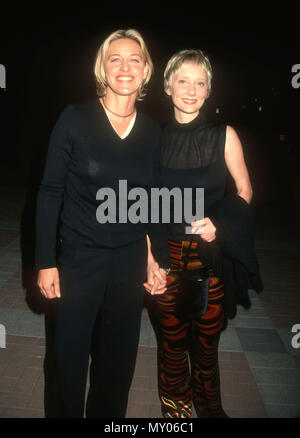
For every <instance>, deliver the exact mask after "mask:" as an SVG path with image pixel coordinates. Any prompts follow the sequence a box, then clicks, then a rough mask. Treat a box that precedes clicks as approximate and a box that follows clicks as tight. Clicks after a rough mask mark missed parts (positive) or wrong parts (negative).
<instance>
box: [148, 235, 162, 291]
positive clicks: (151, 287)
mask: <svg viewBox="0 0 300 438" xmlns="http://www.w3.org/2000/svg"><path fill="white" fill-rule="evenodd" d="M146 237H147V247H148V266H147V283H144V287H145V289H146V290H147V292H149V293H150V294H151V295H156V294H163V293H164V292H165V291H166V290H167V289H166V287H165V285H166V271H165V270H163V269H160V267H159V265H158V263H157V262H156V261H155V259H154V257H153V254H152V251H151V241H150V239H149V236H148V235H147V236H146Z"/></svg>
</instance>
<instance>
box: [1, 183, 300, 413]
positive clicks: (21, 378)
mask: <svg viewBox="0 0 300 438" xmlns="http://www.w3.org/2000/svg"><path fill="white" fill-rule="evenodd" d="M24 200H25V193H24V191H22V190H20V189H16V188H0V324H2V326H0V347H4V346H5V347H6V348H0V417H1V418H8V417H15V418H16V417H17V418H23V417H43V388H44V379H43V369H42V364H43V356H44V352H45V330H44V316H43V314H42V313H36V312H33V310H32V309H33V306H35V307H34V308H40V307H39V306H43V303H41V302H38V303H32V302H31V301H30V299H29V298H30V297H28V294H27V296H26V293H25V289H24V287H23V284H24V281H25V284H28V283H26V278H25V279H24V277H22V263H21V251H20V218H21V213H22V209H23V206H24ZM255 226H256V241H257V254H258V257H259V262H260V266H261V271H262V276H263V280H264V284H265V290H264V292H263V294H261V295H257V294H256V293H255V292H252V291H250V294H251V297H252V308H251V309H250V310H248V311H245V310H243V309H241V308H240V309H239V310H238V314H237V317H236V318H235V319H234V320H233V321H231V322H230V324H229V326H228V328H227V330H226V331H225V332H224V333H223V334H222V337H221V344H220V353H219V361H220V373H221V383H222V399H223V404H224V408H225V410H226V412H227V414H228V415H229V416H230V417H234V418H267V417H269V418H270V417H271V418H294V417H300V348H299V347H300V338H299V340H298V348H293V346H292V337H293V336H294V335H295V334H296V333H292V332H291V329H292V327H293V326H294V325H295V324H300V294H299V291H300V269H299V266H300V245H299V240H298V241H297V240H296V241H295V236H294V235H292V233H291V230H292V229H293V228H292V226H293V224H289V223H288V224H287V221H286V220H285V221H281V218H280V217H279V216H278V215H277V214H276V215H273V213H272V211H271V210H270V209H269V207H268V206H267V207H264V208H261V209H259V210H258V212H257V214H256V216H255ZM293 230H294V229H293ZM29 237H30V232H29ZM1 327H2V330H3V329H4V327H5V330H6V337H4V335H1ZM299 328H300V327H299ZM156 388H157V386H156V343H155V337H154V333H153V330H152V327H151V325H150V322H149V319H148V316H147V312H146V310H145V311H144V312H143V319H142V329H141V334H140V343H139V353H138V358H137V364H136V370H135V376H134V381H133V385H132V389H131V392H130V400H129V407H128V412H127V417H130V418H133V417H135V418H154V417H161V414H160V408H159V402H158V395H157V389H156Z"/></svg>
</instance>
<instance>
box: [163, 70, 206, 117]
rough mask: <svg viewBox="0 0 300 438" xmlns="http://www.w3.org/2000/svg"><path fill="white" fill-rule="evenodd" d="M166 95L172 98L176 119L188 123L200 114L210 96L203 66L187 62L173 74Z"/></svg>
mask: <svg viewBox="0 0 300 438" xmlns="http://www.w3.org/2000/svg"><path fill="white" fill-rule="evenodd" d="M165 91H166V93H167V94H168V95H169V96H171V97H172V102H173V105H174V111H175V117H176V119H177V120H178V121H179V122H182V123H188V122H190V121H191V120H193V119H194V118H195V117H197V115H198V114H199V110H200V108H201V107H202V105H203V104H204V102H205V99H206V97H207V94H208V90H207V74H206V72H205V70H204V68H203V66H202V64H195V63H192V62H185V63H183V64H182V66H181V67H180V68H179V69H178V70H177V71H176V72H175V73H174V74H173V76H172V78H171V86H170V87H169V88H166V90H165Z"/></svg>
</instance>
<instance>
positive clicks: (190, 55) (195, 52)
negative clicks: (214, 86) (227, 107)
mask: <svg viewBox="0 0 300 438" xmlns="http://www.w3.org/2000/svg"><path fill="white" fill-rule="evenodd" d="M185 62H191V63H194V64H201V65H202V66H203V69H204V71H205V72H206V76H207V97H208V96H209V95H210V92H211V81H212V67H211V64H210V60H209V59H208V57H207V56H206V55H205V54H204V52H203V51H202V50H199V49H186V50H181V51H180V52H177V53H175V54H174V55H173V56H172V57H171V58H170V60H169V62H168V64H167V66H166V68H165V71H164V87H165V88H170V86H171V82H172V77H173V75H174V73H176V72H177V70H179V69H180V67H181V66H182V64H184V63H185Z"/></svg>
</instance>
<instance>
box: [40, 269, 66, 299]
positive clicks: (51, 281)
mask: <svg viewBox="0 0 300 438" xmlns="http://www.w3.org/2000/svg"><path fill="white" fill-rule="evenodd" d="M37 284H38V287H39V288H40V291H41V293H42V294H43V295H44V297H46V298H48V299H53V298H60V287H59V274H58V269H57V268H49V269H41V270H40V271H39V273H38V281H37Z"/></svg>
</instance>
